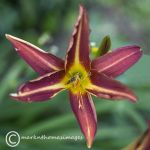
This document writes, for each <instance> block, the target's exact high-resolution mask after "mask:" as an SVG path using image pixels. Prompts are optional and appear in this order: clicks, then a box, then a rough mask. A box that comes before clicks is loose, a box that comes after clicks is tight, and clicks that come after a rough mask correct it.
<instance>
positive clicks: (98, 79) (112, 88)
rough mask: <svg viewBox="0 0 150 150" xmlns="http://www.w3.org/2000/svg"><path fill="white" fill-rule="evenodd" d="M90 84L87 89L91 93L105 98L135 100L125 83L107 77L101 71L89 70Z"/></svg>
mask: <svg viewBox="0 0 150 150" xmlns="http://www.w3.org/2000/svg"><path fill="white" fill-rule="evenodd" d="M90 79H91V85H89V86H88V87H87V90H88V91H89V92H90V93H92V94H93V95H95V96H97V97H100V98H106V99H123V98H126V99H129V100H131V101H132V102H135V101H136V96H135V95H134V94H133V92H132V91H131V90H129V89H128V87H126V86H125V85H123V84H122V83H120V82H119V81H116V80H114V79H111V78H109V77H107V76H106V75H104V74H102V73H98V72H96V71H94V70H93V71H91V76H90Z"/></svg>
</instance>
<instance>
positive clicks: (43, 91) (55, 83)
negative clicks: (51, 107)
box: [10, 71, 65, 102]
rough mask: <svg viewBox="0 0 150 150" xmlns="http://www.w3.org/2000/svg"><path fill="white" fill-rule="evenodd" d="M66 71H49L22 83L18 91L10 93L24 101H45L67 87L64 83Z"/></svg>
mask: <svg viewBox="0 0 150 150" xmlns="http://www.w3.org/2000/svg"><path fill="white" fill-rule="evenodd" d="M64 75H65V73H64V71H58V72H56V73H49V74H46V75H44V76H41V77H39V78H37V79H35V80H31V81H29V82H27V83H25V84H22V85H21V86H20V87H19V88H18V91H17V93H15V94H10V96H11V97H12V98H14V99H16V100H20V101H24V102H38V101H45V100H48V99H50V98H52V97H54V96H55V95H56V94H57V93H58V92H60V91H62V90H64V89H65V86H64V85H63V83H61V81H62V79H63V78H64Z"/></svg>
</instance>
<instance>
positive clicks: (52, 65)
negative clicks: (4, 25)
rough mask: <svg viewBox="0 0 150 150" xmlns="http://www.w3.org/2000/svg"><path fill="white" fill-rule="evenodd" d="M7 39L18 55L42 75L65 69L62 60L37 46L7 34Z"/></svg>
mask: <svg viewBox="0 0 150 150" xmlns="http://www.w3.org/2000/svg"><path fill="white" fill-rule="evenodd" d="M6 38H7V39H8V40H9V41H10V42H11V43H12V45H13V46H14V48H15V49H16V51H17V53H18V54H19V55H20V56H21V57H22V58H23V59H24V60H25V61H26V62H27V63H28V64H29V65H30V66H31V67H32V68H33V69H34V70H35V71H36V72H38V73H39V74H40V75H43V74H46V73H50V72H54V71H59V70H62V69H63V68H64V61H63V60H62V59H60V58H58V57H56V56H54V55H52V54H50V53H47V52H45V51H43V50H41V49H40V48H38V47H36V46H35V45H33V44H31V43H29V42H27V41H24V40H22V39H19V38H17V37H14V36H12V35H8V34H6Z"/></svg>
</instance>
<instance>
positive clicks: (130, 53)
mask: <svg viewBox="0 0 150 150" xmlns="http://www.w3.org/2000/svg"><path fill="white" fill-rule="evenodd" d="M141 56H142V51H141V48H140V47H139V46H125V47H120V48H117V49H116V50H114V51H112V52H110V53H107V54H105V55H103V56H101V57H99V58H97V59H95V60H93V61H92V64H91V67H92V69H94V70H96V71H98V72H100V73H104V74H106V75H107V76H109V77H117V76H119V75H121V74H122V73H124V72H125V71H126V70H127V69H129V68H130V67H131V66H132V65H134V64H135V63H136V62H137V61H138V60H139V59H140V57H141Z"/></svg>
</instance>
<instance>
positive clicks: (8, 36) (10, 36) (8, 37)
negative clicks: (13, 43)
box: [5, 33, 15, 40]
mask: <svg viewBox="0 0 150 150" xmlns="http://www.w3.org/2000/svg"><path fill="white" fill-rule="evenodd" d="M5 37H6V39H8V40H11V39H14V38H15V37H14V36H12V35H10V34H7V33H6V34H5Z"/></svg>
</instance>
